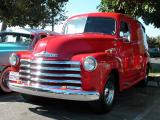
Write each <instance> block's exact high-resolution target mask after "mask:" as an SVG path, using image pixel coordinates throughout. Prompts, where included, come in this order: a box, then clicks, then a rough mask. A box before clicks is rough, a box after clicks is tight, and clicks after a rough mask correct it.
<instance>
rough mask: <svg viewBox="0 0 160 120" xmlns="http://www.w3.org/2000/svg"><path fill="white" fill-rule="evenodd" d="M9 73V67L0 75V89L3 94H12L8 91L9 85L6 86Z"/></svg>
mask: <svg viewBox="0 0 160 120" xmlns="http://www.w3.org/2000/svg"><path fill="white" fill-rule="evenodd" d="M9 72H10V67H8V68H6V69H5V70H4V71H3V72H2V74H1V78H0V87H1V89H2V91H4V92H8V93H9V92H12V91H11V90H10V89H9V87H8V86H9V85H8V82H9Z"/></svg>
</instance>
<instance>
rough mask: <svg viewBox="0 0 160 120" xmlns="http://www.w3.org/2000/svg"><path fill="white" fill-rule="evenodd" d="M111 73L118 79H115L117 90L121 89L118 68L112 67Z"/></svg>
mask: <svg viewBox="0 0 160 120" xmlns="http://www.w3.org/2000/svg"><path fill="white" fill-rule="evenodd" d="M110 74H112V75H113V76H114V77H115V79H116V81H115V85H116V90H118V91H119V90H120V81H119V80H120V76H119V71H118V69H112V70H111V72H110Z"/></svg>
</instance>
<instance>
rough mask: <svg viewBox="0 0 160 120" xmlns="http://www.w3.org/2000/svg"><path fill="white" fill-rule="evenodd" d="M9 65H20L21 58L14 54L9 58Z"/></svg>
mask: <svg viewBox="0 0 160 120" xmlns="http://www.w3.org/2000/svg"><path fill="white" fill-rule="evenodd" d="M9 63H10V64H11V65H13V66H15V65H18V63H19V57H18V56H17V55H16V54H15V53H12V54H11V55H10V57H9Z"/></svg>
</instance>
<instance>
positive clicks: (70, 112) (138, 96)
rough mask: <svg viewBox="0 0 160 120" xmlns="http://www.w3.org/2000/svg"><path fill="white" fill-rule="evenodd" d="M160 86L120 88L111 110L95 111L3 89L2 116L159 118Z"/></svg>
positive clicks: (29, 119)
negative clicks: (35, 100) (30, 100)
mask: <svg viewBox="0 0 160 120" xmlns="http://www.w3.org/2000/svg"><path fill="white" fill-rule="evenodd" d="M159 114H160V86H157V83H156V82H152V81H151V82H150V83H149V85H148V87H146V88H139V87H133V88H131V89H129V90H126V91H124V92H121V93H120V94H119V95H118V97H117V99H116V101H115V104H114V107H113V109H112V111H111V112H109V113H107V114H103V115H98V114H95V113H94V112H93V111H92V109H91V107H90V106H89V104H88V103H86V102H75V101H66V100H56V99H42V100H41V101H39V102H38V103H27V102H25V101H24V99H23V98H22V97H21V96H20V95H19V94H18V93H11V94H6V93H0V120H160V115H159Z"/></svg>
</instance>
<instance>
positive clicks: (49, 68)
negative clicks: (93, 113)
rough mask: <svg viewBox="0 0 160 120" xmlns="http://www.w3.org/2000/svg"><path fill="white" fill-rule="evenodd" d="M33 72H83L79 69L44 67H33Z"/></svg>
mask: <svg viewBox="0 0 160 120" xmlns="http://www.w3.org/2000/svg"><path fill="white" fill-rule="evenodd" d="M30 69H32V70H58V71H81V70H80V68H79V67H77V68H66V67H65V68H63V67H43V66H32V67H31V68H30Z"/></svg>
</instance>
